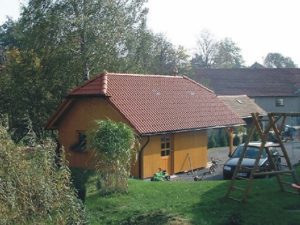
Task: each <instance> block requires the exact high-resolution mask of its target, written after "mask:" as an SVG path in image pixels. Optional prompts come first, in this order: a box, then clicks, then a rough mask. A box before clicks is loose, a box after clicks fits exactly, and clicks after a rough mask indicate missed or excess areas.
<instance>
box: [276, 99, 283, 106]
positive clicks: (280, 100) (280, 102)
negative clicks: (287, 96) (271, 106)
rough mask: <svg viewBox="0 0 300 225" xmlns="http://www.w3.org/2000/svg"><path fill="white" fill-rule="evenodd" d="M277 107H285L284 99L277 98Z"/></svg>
mask: <svg viewBox="0 0 300 225" xmlns="http://www.w3.org/2000/svg"><path fill="white" fill-rule="evenodd" d="M275 106H277V107H280V106H284V102H283V98H276V100H275Z"/></svg>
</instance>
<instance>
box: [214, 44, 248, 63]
mask: <svg viewBox="0 0 300 225" xmlns="http://www.w3.org/2000/svg"><path fill="white" fill-rule="evenodd" d="M243 64H244V60H243V57H242V55H241V49H240V48H239V47H238V46H237V45H236V43H235V42H233V41H232V40H231V39H230V38H225V39H223V40H221V41H219V42H218V44H217V51H216V55H215V65H214V67H215V68H241V67H243Z"/></svg>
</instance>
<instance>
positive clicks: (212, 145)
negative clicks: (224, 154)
mask: <svg viewBox="0 0 300 225" xmlns="http://www.w3.org/2000/svg"><path fill="white" fill-rule="evenodd" d="M215 147H217V142H216V136H215V134H214V133H211V135H210V136H209V137H208V148H215Z"/></svg>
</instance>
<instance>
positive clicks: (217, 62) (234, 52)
mask: <svg viewBox="0 0 300 225" xmlns="http://www.w3.org/2000/svg"><path fill="white" fill-rule="evenodd" d="M197 46H198V50H197V53H196V54H195V55H194V57H193V58H192V60H191V65H192V68H193V71H196V70H197V69H198V68H240V67H243V64H244V60H243V57H242V55H241V49H240V48H239V47H238V46H237V44H236V43H235V42H233V41H232V40H231V39H230V38H225V39H223V40H220V41H217V40H215V39H214V37H213V35H212V34H211V33H210V32H209V31H207V30H204V31H202V33H201V35H200V38H199V39H198V41H197Z"/></svg>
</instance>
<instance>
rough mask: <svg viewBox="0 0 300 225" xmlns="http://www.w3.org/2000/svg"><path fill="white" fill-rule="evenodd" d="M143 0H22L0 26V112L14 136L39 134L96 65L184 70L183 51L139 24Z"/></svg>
mask: <svg viewBox="0 0 300 225" xmlns="http://www.w3.org/2000/svg"><path fill="white" fill-rule="evenodd" d="M145 2H146V0H118V1H116V0H80V1H77V0H59V1H55V0H29V1H28V4H26V5H25V6H24V7H23V8H22V12H21V16H20V19H19V20H18V21H12V20H7V21H6V22H5V23H4V24H3V25H2V26H0V72H1V76H0V103H1V110H0V114H8V115H9V126H10V131H11V132H13V133H14V138H15V140H19V139H21V138H22V136H23V135H24V134H26V132H27V129H26V127H27V125H28V124H27V121H28V120H27V118H29V119H30V120H31V121H32V123H33V129H34V131H35V133H36V134H37V136H38V138H44V137H45V136H46V134H45V132H44V130H43V126H44V125H45V123H46V121H47V119H48V118H49V117H50V115H51V114H52V113H53V111H54V110H55V109H56V108H57V105H58V104H59V103H60V102H61V101H62V99H63V98H64V97H65V96H66V95H67V93H68V92H69V90H70V89H71V88H73V87H75V86H78V85H80V84H82V83H83V82H84V81H85V80H87V79H89V78H90V77H91V76H92V75H95V74H97V73H99V72H102V71H103V70H108V71H111V72H129V73H151V74H171V73H173V71H174V70H175V69H176V68H177V69H178V71H179V72H180V73H187V72H188V70H189V60H188V55H187V53H186V50H185V49H183V48H182V47H178V48H177V47H175V46H173V45H172V44H171V43H170V42H169V41H167V40H166V38H165V37H164V36H162V35H160V34H154V33H153V32H151V31H150V30H149V29H148V28H147V26H146V15H147V12H148V10H147V8H146V7H145Z"/></svg>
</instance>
